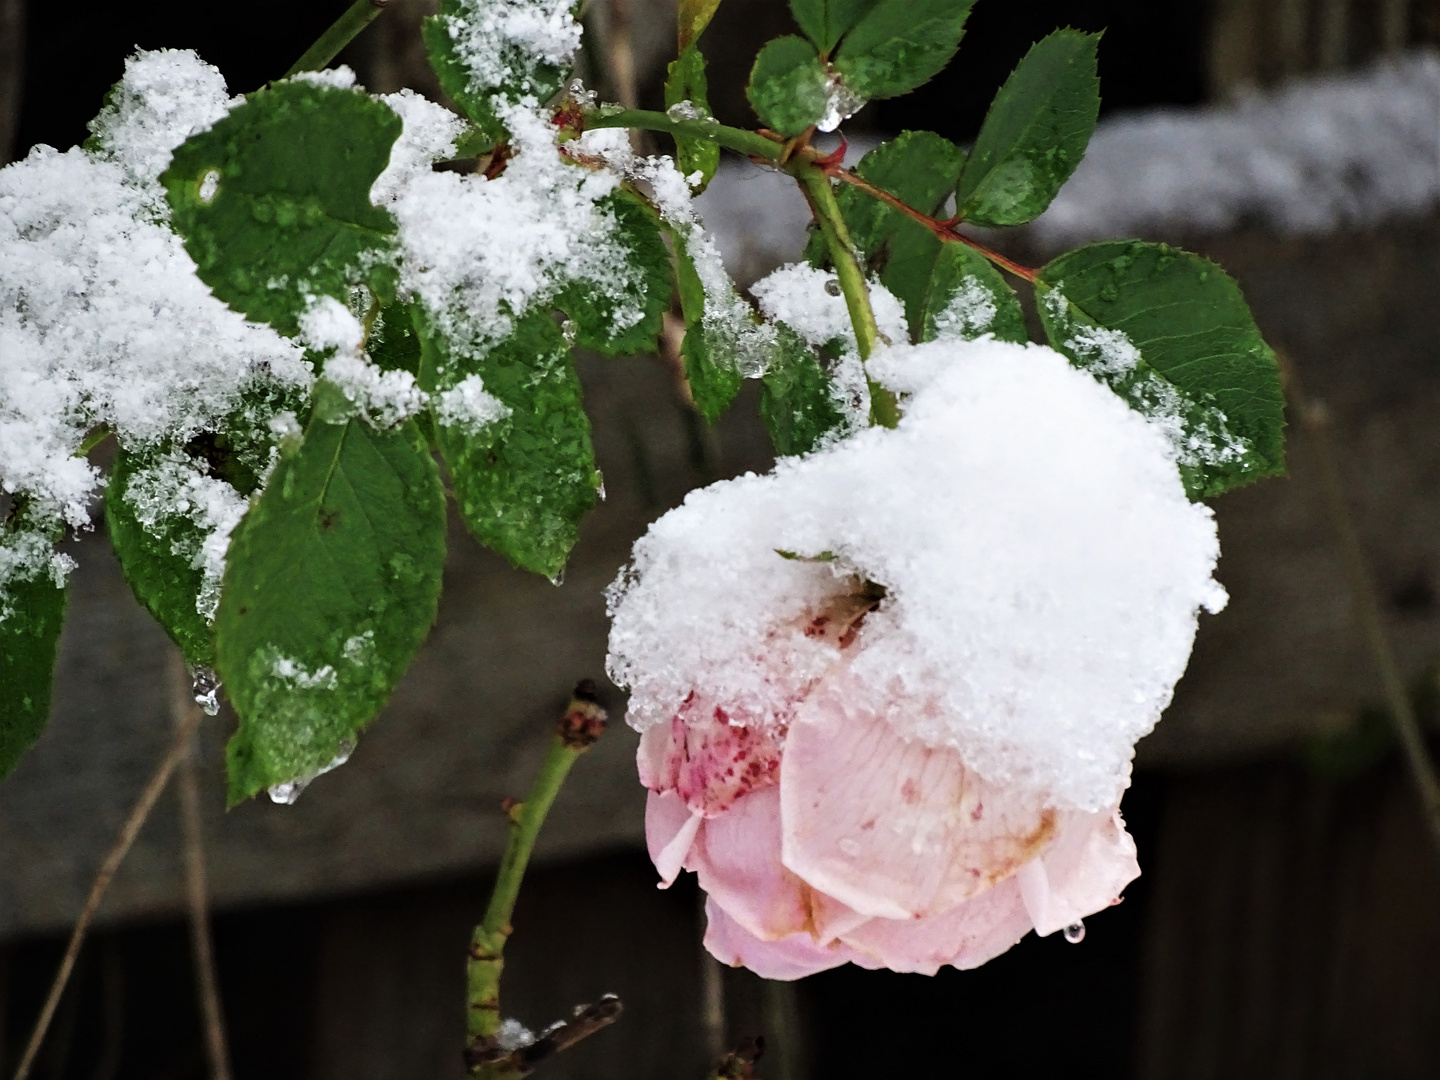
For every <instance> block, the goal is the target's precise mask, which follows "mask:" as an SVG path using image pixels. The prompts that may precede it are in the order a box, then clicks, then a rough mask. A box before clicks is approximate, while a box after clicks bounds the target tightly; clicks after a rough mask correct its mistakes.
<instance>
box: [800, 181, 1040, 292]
mask: <svg viewBox="0 0 1440 1080" xmlns="http://www.w3.org/2000/svg"><path fill="white" fill-rule="evenodd" d="M826 172H828V173H829V175H831V176H834V177H836V178H837V179H839V180H843V181H844V182H845V183H847V184H850V185H851V186H852V187H856V188H859V189H860V190H861V191H863V192H865V194H867V195H869V196H871V197H872V198H875V199H879V200H880V201H881V202H883V203H884V204H885V205H886V206H891V207H894V208H895V209H896V210H899V211H900V212H901V213H902V214H905V215H906V216H907V217H909V218H912V219H913V220H915V221H918V222H919V223H920V224H921V225H924V226H925V227H926V228H927V229H929V230H930V231H931V232H933V233H934V234H935V235H936V236H938V237H939V238H940V239H941V240H948V241H951V242H954V243H958V244H964V245H965V246H966V247H968V248H973V249H974V250H975V251H978V252H979V253H980V254H981V255H984V256H985V258H987V259H989V260H990V261H991V262H993V263H994V264H995V265H996V266H998V267H1000V268H1001V269H1002V270H1008V271H1009V272H1010V273H1012V274H1014V275H1015V276H1016V277H1019V278H1024V279H1025V280H1026V281H1031V282H1033V281H1034V280H1035V279H1036V278H1038V277H1039V276H1040V271H1039V270H1036V269H1035V268H1033V267H1030V266H1021V265H1020V264H1019V263H1017V262H1015V261H1014V260H1012V259H1007V258H1006V257H1005V256H1004V255H1001V254H1000V253H999V252H998V251H996V250H994V249H993V248H990V247H987V246H986V245H984V244H982V243H980V241H978V240H976V239H974V238H973V237H969V236H966V235H965V234H964V233H962V232H959V231H957V229H956V225H957V224H958V222H957V221H956V219H954V218H951V219H950V220H949V221H940V220H938V219H937V218H933V217H931V216H930V215H929V214H922V213H921V212H920V211H919V210H916V209H915V208H914V207H913V206H907V205H906V204H905V202H904V201H903V200H901V199H897V198H896V197H895V196H894V195H891V194H890V193H889V192H888V191H885V190H884V189H882V188H878V187H876V186H875V185H874V184H871V183H869V182H868V181H865V180H862V179H861V178H860V177H859V176H856V175H855V173H853V172H851V171H850V170H849V169H842V168H839V167H838V166H832V167H830V168H829V169H827V170H826Z"/></svg>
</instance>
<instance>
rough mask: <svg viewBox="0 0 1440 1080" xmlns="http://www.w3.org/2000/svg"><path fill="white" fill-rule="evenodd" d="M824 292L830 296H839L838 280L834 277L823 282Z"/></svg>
mask: <svg viewBox="0 0 1440 1080" xmlns="http://www.w3.org/2000/svg"><path fill="white" fill-rule="evenodd" d="M825 292H826V293H827V294H828V295H830V296H839V295H840V282H839V281H837V280H835V278H830V279H829V280H827V281H826V282H825Z"/></svg>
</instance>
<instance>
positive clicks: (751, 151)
mask: <svg viewBox="0 0 1440 1080" xmlns="http://www.w3.org/2000/svg"><path fill="white" fill-rule="evenodd" d="M585 128H586V130H589V129H591V128H632V129H633V128H639V129H640V130H642V131H663V132H665V133H667V134H669V135H684V136H686V137H688V138H692V139H709V140H710V141H711V142H713V143H716V144H717V145H719V146H723V147H725V149H727V150H734V151H735V152H736V153H737V154H744V155H746V156H747V157H755V158H763V159H764V160H765V161H779V160H780V158H781V156H782V155H783V154H784V153H785V144H784V143H783V142H776V141H775V140H774V139H767V138H766V137H765V136H764V135H761V134H759V133H758V132H754V131H746V130H745V129H744V128H733V127H726V126H725V125H724V124H717V123H715V122H714V121H711V120H675V119H672V118H671V117H670V116H669V114H667V113H663V112H652V111H650V110H648V109H616V110H600V109H595V110H592V111H590V112H587V113H586V114H585Z"/></svg>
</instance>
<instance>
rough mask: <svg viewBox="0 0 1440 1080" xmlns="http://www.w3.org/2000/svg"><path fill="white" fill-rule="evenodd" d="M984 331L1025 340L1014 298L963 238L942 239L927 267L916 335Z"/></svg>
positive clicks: (1022, 315)
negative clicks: (953, 240)
mask: <svg viewBox="0 0 1440 1080" xmlns="http://www.w3.org/2000/svg"><path fill="white" fill-rule="evenodd" d="M985 334H993V335H994V336H995V337H997V338H999V339H1000V340H1001V341H1014V342H1024V341H1027V340H1028V339H1029V334H1028V333H1027V332H1026V329H1025V311H1024V309H1023V308H1021V306H1020V299H1019V298H1018V297H1017V296H1016V295H1015V290H1014V289H1012V288H1010V286H1009V285H1007V284H1006V283H1005V279H1004V278H1003V277H1001V276H1000V271H998V270H996V269H995V267H994V266H992V265H991V264H990V261H989V260H988V259H986V258H985V257H984V256H983V255H980V254H979V253H977V252H976V251H974V250H973V249H971V248H968V247H966V246H965V245H964V244H960V243H946V244H943V245H942V246H941V249H940V253H939V255H938V256H937V257H936V259H935V263H934V266H933V267H932V268H931V271H930V281H929V285H928V288H927V289H926V292H925V309H924V314H923V316H922V322H921V324H920V327H919V330H918V331H917V336H918V337H919V338H920V340H922V341H933V340H934V339H936V338H940V337H948V338H966V339H970V338H977V337H981V336H983V335H985Z"/></svg>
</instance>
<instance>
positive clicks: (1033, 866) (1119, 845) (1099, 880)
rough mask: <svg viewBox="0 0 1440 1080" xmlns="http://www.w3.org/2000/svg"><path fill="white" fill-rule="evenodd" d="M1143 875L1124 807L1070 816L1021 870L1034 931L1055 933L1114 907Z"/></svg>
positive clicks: (1023, 894) (1023, 891) (1022, 883)
mask: <svg viewBox="0 0 1440 1080" xmlns="http://www.w3.org/2000/svg"><path fill="white" fill-rule="evenodd" d="M1139 876H1140V864H1139V862H1138V861H1137V860H1136V858H1135V841H1134V840H1133V839H1131V837H1130V834H1129V833H1128V832H1126V831H1125V822H1124V821H1123V820H1122V819H1121V817H1120V811H1119V810H1109V811H1105V812H1103V813H1099V814H1075V815H1073V816H1070V820H1069V821H1067V822H1066V824H1065V826H1064V828H1062V829H1061V831H1060V835H1059V836H1058V837H1057V838H1056V840H1055V842H1054V843H1053V844H1051V845H1050V847H1049V848H1047V849H1046V851H1045V853H1044V855H1042V856H1041V857H1040V858H1038V859H1034V860H1032V861H1031V862H1029V863H1027V864H1026V865H1025V866H1023V867H1021V869H1020V872H1019V874H1017V875H1016V877H1017V880H1018V882H1019V886H1020V895H1021V897H1022V898H1023V899H1024V901H1025V908H1026V910H1027V911H1029V913H1030V918H1031V920H1032V921H1033V922H1034V923H1035V932H1036V933H1037V934H1040V935H1042V936H1043V935H1045V934H1053V933H1054V932H1055V931H1056V930H1061V929H1063V928H1065V927H1067V926H1070V925H1072V924H1073V923H1076V922H1079V921H1080V920H1081V919H1083V918H1084V917H1085V916H1086V915H1093V914H1094V913H1095V912H1097V911H1100V910H1102V909H1104V908H1106V907H1109V906H1110V905H1111V904H1112V903H1114V902H1115V898H1116V897H1118V896H1119V895H1120V893H1121V891H1122V890H1123V889H1124V888H1125V886H1126V885H1128V884H1130V882H1132V881H1134V880H1135V879H1136V878H1137V877H1139Z"/></svg>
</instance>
